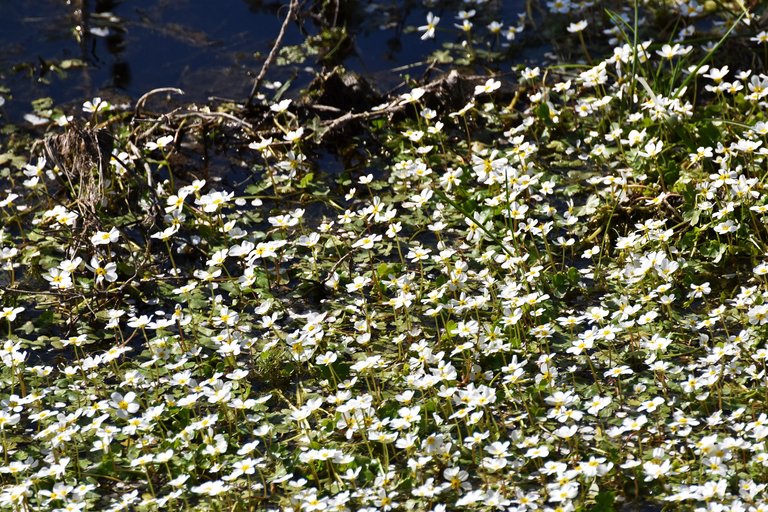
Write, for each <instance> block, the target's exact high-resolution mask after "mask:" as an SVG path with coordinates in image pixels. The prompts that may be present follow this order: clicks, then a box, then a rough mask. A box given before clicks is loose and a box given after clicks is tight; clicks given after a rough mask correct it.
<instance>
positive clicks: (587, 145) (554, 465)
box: [0, 0, 768, 512]
mask: <svg viewBox="0 0 768 512" xmlns="http://www.w3.org/2000/svg"><path fill="white" fill-rule="evenodd" d="M424 3H425V4H426V5H425V8H427V9H431V10H432V11H431V12H429V14H428V15H427V16H426V19H425V20H424V21H423V23H422V24H421V25H415V26H412V27H406V28H405V29H404V30H405V31H406V32H408V31H411V32H418V33H419V34H420V39H421V40H422V42H421V44H424V45H430V44H431V45H433V47H434V49H435V51H434V53H433V54H432V56H431V57H430V60H429V63H428V65H427V66H426V71H425V72H424V75H423V76H421V77H418V78H417V77H414V76H406V77H403V80H404V82H403V85H401V86H400V87H399V88H397V89H395V90H391V91H381V90H377V88H376V87H375V86H374V85H372V84H371V83H369V81H368V80H367V79H366V77H363V76H358V75H355V74H353V73H349V72H347V71H345V70H344V69H343V68H341V67H340V66H339V61H338V59H337V58H336V57H334V53H335V52H336V53H338V52H344V51H349V48H353V47H354V44H353V43H352V41H351V39H350V37H352V36H351V35H350V34H348V33H347V32H346V30H345V28H344V27H345V25H344V23H343V21H344V19H345V17H348V16H350V15H351V14H349V13H346V11H352V12H357V11H355V10H356V9H358V10H359V12H357V15H359V16H363V15H371V14H369V13H374V15H376V16H380V17H381V18H380V19H381V20H387V19H389V18H387V16H395V15H396V13H397V9H396V8H395V9H394V10H393V9H390V7H391V6H386V5H374V4H371V7H370V9H369V11H368V13H366V12H365V11H364V8H363V6H357V5H356V4H357V3H356V2H324V3H323V2H317V3H316V5H315V6H313V7H312V9H309V8H308V7H307V6H301V5H299V3H298V2H291V4H290V9H285V10H284V14H285V15H287V17H286V25H285V26H286V27H287V26H289V25H290V24H292V23H296V22H298V21H300V20H301V18H302V17H305V16H314V17H316V18H319V19H322V20H325V23H327V30H324V31H322V32H321V33H320V34H319V35H313V36H311V37H310V38H309V39H308V41H307V42H305V43H304V44H302V45H298V46H288V45H281V44H276V45H275V47H274V49H273V52H272V54H271V55H270V58H267V60H266V64H265V66H264V68H263V69H262V70H261V71H262V72H261V73H259V75H258V76H259V78H258V79H257V84H256V86H255V87H254V94H253V95H252V98H251V99H250V100H248V99H247V98H243V99H242V101H240V102H234V101H216V102H212V103H211V104H209V105H191V104H184V103H179V101H181V100H179V99H178V97H177V94H178V93H179V92H180V91H177V90H174V89H163V90H155V91H150V92H149V93H148V94H147V95H145V96H144V97H142V98H141V99H139V100H137V101H136V102H133V103H130V104H120V103H117V102H110V101H108V100H107V99H104V98H92V99H89V100H88V101H85V103H83V104H82V108H81V109H74V108H71V107H67V106H63V105H54V104H52V102H51V101H47V100H45V99H43V100H40V101H38V102H36V103H35V105H34V108H35V114H34V116H31V118H30V119H32V120H34V121H35V124H36V127H35V128H34V129H24V128H23V127H13V128H12V127H7V128H6V129H5V131H4V135H3V139H2V147H1V148H0V176H1V179H2V192H1V193H0V212H2V213H1V215H2V226H3V227H2V231H0V246H1V249H0V263H1V264H2V270H1V271H0V298H1V300H2V308H1V310H0V330H1V331H2V338H0V343H1V344H2V345H1V346H2V349H1V350H0V360H1V361H2V365H1V369H0V371H1V374H2V380H0V442H1V448H2V451H1V453H2V458H1V459H0V480H2V488H0V507H3V508H4V509H8V510H19V511H26V510H56V511H77V510H111V511H116V510H157V509H165V508H169V507H177V508H180V509H183V510H295V511H307V512H310V511H325V510H328V511H332V510H336V511H347V510H354V511H362V510H365V511H374V510H377V511H378V510H383V511H388V510H417V511H421V510H425V511H426V510H434V511H441V510H507V511H525V510H544V511H553V512H554V511H558V512H565V511H577V510H578V511H595V512H598V511H602V512H606V511H611V510H617V511H618V510H702V511H703V510H707V511H709V510H712V511H721V510H730V511H745V512H746V511H750V512H757V511H761V510H768V498H767V495H766V484H765V483H764V482H766V481H768V446H767V445H766V439H767V438H768V375H767V374H766V360H767V359H768V344H767V340H768V326H766V324H768V228H767V225H768V195H767V194H766V178H767V177H768V169H767V168H766V154H767V153H768V147H766V144H765V143H766V137H767V136H768V120H767V119H766V116H765V112H766V107H768V105H767V104H766V96H768V76H766V74H764V72H765V68H766V59H767V58H768V32H767V31H766V30H767V29H768V22H766V20H765V15H766V14H767V13H768V11H766V10H765V9H764V6H761V5H759V4H760V3H759V2H758V3H756V4H758V5H756V6H750V5H748V4H746V3H741V2H738V1H734V2H729V1H723V2H713V1H709V2H706V3H703V4H698V3H696V2H695V0H689V1H682V0H675V1H648V2H638V3H635V4H632V3H629V2H575V1H569V0H553V1H549V2H535V1H531V2H529V3H528V5H527V9H525V10H524V12H521V13H520V16H519V18H517V19H514V20H509V19H499V18H497V17H495V16H496V14H497V13H498V10H497V8H498V2H494V1H493V0H490V1H486V0H474V1H467V0H465V1H463V2H435V1H430V2H427V1H426V0H425V2H424ZM753 3H754V2H753ZM439 33H448V34H450V37H449V39H450V40H447V41H444V42H443V44H441V45H439V46H438V45H436V44H435V43H434V42H433V41H431V39H432V38H433V37H434V36H435V35H436V34H439ZM525 37H528V38H529V39H528V40H527V41H528V43H530V42H531V41H538V40H539V39H542V40H543V39H546V38H549V39H547V40H548V41H549V43H551V51H550V52H548V55H546V56H545V57H543V58H542V59H543V60H542V61H541V62H540V63H539V65H534V64H530V65H526V64H520V65H518V64H516V61H515V56H516V55H517V54H518V53H519V52H521V51H522V46H523V45H524V44H528V43H525V41H526V40H525ZM521 40H522V41H521ZM278 43H280V41H279V39H278ZM345 48H346V50H345ZM312 59H316V60H317V66H318V72H317V77H316V78H315V80H313V81H312V82H311V83H310V84H305V85H304V86H303V87H304V89H303V90H301V91H299V90H296V91H295V92H294V89H295V88H292V87H291V83H290V81H287V82H286V83H284V84H281V83H275V82H274V81H273V80H271V79H270V78H269V77H270V73H273V72H278V71H279V70H280V69H281V66H290V65H292V63H296V62H297V60H298V61H302V62H304V61H306V62H310V61H312ZM258 82H261V83H258ZM297 87H298V86H297ZM4 95H5V96H6V98H8V99H10V98H12V96H13V91H12V90H11V91H5V92H4ZM246 96H247V95H246ZM222 158H223V159H226V160H227V161H229V162H231V163H232V170H230V171H229V172H228V173H221V172H217V168H216V164H215V162H216V160H217V159H222ZM338 162H343V166H341V167H343V168H342V169H338V168H339V167H340V165H339V163H338Z"/></svg>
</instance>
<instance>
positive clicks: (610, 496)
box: [589, 491, 616, 512]
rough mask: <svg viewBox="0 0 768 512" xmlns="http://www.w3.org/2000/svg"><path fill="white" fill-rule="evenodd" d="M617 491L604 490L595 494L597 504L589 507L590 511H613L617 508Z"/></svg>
mask: <svg viewBox="0 0 768 512" xmlns="http://www.w3.org/2000/svg"><path fill="white" fill-rule="evenodd" d="M615 503H616V493H614V492H613V491H602V492H601V493H600V494H598V495H597V496H595V504H594V505H593V506H592V507H591V508H590V509H589V510H590V512H613V511H615V510H616V507H615V506H614V504H615Z"/></svg>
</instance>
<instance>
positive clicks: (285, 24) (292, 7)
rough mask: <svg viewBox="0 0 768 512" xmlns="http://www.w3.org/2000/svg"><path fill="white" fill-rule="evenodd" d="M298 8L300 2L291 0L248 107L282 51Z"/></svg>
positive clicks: (255, 81) (257, 78)
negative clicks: (281, 47)
mask: <svg viewBox="0 0 768 512" xmlns="http://www.w3.org/2000/svg"><path fill="white" fill-rule="evenodd" d="M298 8H299V0H291V5H290V7H289V8H288V14H287V15H286V16H285V19H284V20H283V24H282V26H281V27H280V32H278V34H277V39H275V44H274V45H273V46H272V50H270V52H269V55H267V60H265V61H264V64H263V65H262V66H261V71H259V74H258V75H257V76H256V80H254V81H253V88H251V94H250V95H248V101H247V102H246V107H247V106H250V105H251V103H253V98H255V97H256V93H257V92H258V91H259V86H260V85H261V81H262V80H264V76H265V75H266V74H267V71H268V70H269V67H270V66H271V65H272V61H273V60H275V57H277V52H278V50H279V49H280V45H282V44H283V38H284V37H285V31H286V29H287V28H288V23H290V21H291V20H292V19H293V18H295V17H296V11H297V10H298Z"/></svg>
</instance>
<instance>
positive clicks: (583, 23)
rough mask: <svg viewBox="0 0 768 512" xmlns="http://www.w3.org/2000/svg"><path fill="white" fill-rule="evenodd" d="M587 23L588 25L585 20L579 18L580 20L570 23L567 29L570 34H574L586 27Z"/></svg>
mask: <svg viewBox="0 0 768 512" xmlns="http://www.w3.org/2000/svg"><path fill="white" fill-rule="evenodd" d="M587 25H588V23H587V20H581V21H579V22H577V23H571V24H570V25H568V29H567V30H568V32H570V33H571V34H576V33H578V32H581V31H582V30H584V29H585V28H587Z"/></svg>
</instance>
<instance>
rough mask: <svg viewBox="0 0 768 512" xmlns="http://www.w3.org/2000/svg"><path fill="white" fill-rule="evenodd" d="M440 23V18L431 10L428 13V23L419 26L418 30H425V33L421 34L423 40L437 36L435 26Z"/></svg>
mask: <svg viewBox="0 0 768 512" xmlns="http://www.w3.org/2000/svg"><path fill="white" fill-rule="evenodd" d="M438 23H440V18H438V17H437V16H435V15H434V14H432V13H431V12H430V13H428V14H427V24H426V25H422V26H420V27H419V28H418V30H422V31H424V33H423V34H422V35H421V40H422V41H423V40H425V39H432V38H434V37H435V28H437V24H438Z"/></svg>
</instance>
